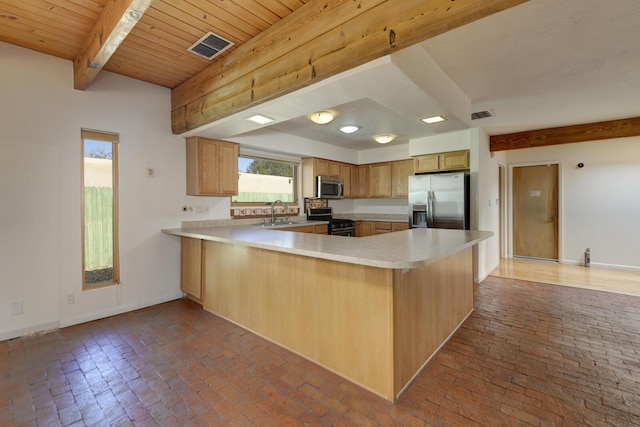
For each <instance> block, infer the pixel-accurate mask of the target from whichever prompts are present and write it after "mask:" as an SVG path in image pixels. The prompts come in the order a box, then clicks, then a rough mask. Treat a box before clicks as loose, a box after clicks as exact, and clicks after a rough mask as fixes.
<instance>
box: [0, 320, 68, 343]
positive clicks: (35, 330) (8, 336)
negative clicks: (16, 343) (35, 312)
mask: <svg viewBox="0 0 640 427" xmlns="http://www.w3.org/2000/svg"><path fill="white" fill-rule="evenodd" d="M59 327H60V324H59V322H49V323H42V324H40V325H34V326H29V327H28V328H22V329H16V330H14V331H7V332H4V333H2V334H0V342H2V341H7V340H12V339H14V338H18V337H26V336H29V335H35V334H40V333H43V332H49V331H52V330H55V329H58V328H59Z"/></svg>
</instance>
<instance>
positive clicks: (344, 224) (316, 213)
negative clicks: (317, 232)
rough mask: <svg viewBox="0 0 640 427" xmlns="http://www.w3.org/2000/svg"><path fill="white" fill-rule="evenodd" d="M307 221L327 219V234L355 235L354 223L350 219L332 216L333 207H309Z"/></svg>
mask: <svg viewBox="0 0 640 427" xmlns="http://www.w3.org/2000/svg"><path fill="white" fill-rule="evenodd" d="M307 221H329V227H328V229H329V234H331V235H333V236H350V237H354V236H355V231H356V227H355V223H354V222H353V220H350V219H342V218H334V217H333V208H309V209H308V210H307Z"/></svg>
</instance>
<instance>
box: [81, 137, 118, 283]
mask: <svg viewBox="0 0 640 427" xmlns="http://www.w3.org/2000/svg"><path fill="white" fill-rule="evenodd" d="M119 141H120V139H119V136H118V135H117V134H113V133H107V132H99V131H93V130H86V129H83V130H82V148H81V149H82V163H81V165H82V167H81V169H82V175H81V176H82V287H83V289H85V290H86V289H94V288H99V287H103V286H109V285H115V284H118V283H120V263H119V256H118V143H119Z"/></svg>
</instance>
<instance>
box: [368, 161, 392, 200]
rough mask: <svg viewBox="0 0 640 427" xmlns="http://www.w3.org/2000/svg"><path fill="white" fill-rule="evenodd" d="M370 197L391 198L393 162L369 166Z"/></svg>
mask: <svg viewBox="0 0 640 427" xmlns="http://www.w3.org/2000/svg"><path fill="white" fill-rule="evenodd" d="M369 197H391V162H382V163H373V164H371V165H369Z"/></svg>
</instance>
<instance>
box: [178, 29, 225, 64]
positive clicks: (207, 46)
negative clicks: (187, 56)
mask: <svg viewBox="0 0 640 427" xmlns="http://www.w3.org/2000/svg"><path fill="white" fill-rule="evenodd" d="M231 46H233V43H232V42H230V41H229V40H227V39H225V38H222V37H220V36H219V35H217V34H213V33H212V32H211V31H209V32H208V33H207V34H205V35H204V36H202V37H201V38H200V40H198V41H197V42H195V43H194V44H192V45H191V47H190V48H189V49H187V50H189V51H191V52H193V53H195V54H197V55H200V56H202V57H204V58H207V59H213V58H215V57H216V56H218V55H220V54H221V53H222V52H224V51H225V50H227V49H229V48H230V47H231Z"/></svg>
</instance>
